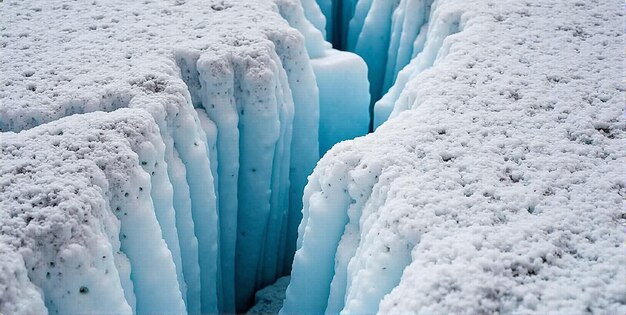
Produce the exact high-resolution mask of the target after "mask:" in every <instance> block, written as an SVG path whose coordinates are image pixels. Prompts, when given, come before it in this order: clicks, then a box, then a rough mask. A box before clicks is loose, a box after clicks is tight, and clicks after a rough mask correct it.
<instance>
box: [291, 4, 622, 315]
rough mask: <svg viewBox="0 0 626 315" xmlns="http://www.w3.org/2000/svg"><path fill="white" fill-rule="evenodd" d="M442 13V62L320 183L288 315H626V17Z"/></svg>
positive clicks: (332, 163)
mask: <svg viewBox="0 0 626 315" xmlns="http://www.w3.org/2000/svg"><path fill="white" fill-rule="evenodd" d="M367 3H368V1H362V2H359V4H358V5H366V4H367ZM358 5H357V14H358V12H359V9H358ZM432 8H433V11H432V12H431V13H430V19H429V22H428V33H427V34H428V35H426V37H427V38H426V39H425V42H431V43H433V44H432V45H431V46H432V47H433V48H432V50H431V49H430V48H429V49H426V48H424V49H425V50H424V53H427V51H428V54H430V57H425V56H426V55H424V57H419V54H418V55H415V56H414V58H413V60H412V62H411V63H412V64H413V65H416V64H415V63H417V64H422V63H424V64H426V60H432V58H433V57H432V56H435V58H434V61H433V62H432V64H433V66H432V67H429V68H428V70H426V69H425V68H421V66H420V67H417V66H416V67H413V66H409V67H407V68H405V69H412V70H407V71H408V72H410V71H413V69H419V68H421V69H422V70H426V71H422V70H420V72H419V73H415V75H414V78H413V79H410V80H406V82H402V83H400V84H402V85H404V87H403V88H401V89H400V90H401V93H400V95H401V96H400V98H399V101H397V102H395V103H394V107H393V108H394V113H393V114H392V117H393V118H391V119H390V120H389V121H388V122H386V123H384V124H383V125H382V126H380V128H379V129H377V131H376V132H375V133H373V134H370V135H368V136H366V137H363V138H359V139H356V140H354V141H348V142H344V143H341V144H339V145H336V146H335V147H333V149H331V150H330V151H329V152H328V153H327V154H326V155H325V157H324V158H323V159H322V160H321V161H320V162H319V163H318V165H317V167H316V169H315V171H314V172H313V174H312V175H311V177H310V178H309V183H308V184H307V186H306V188H305V194H304V209H303V217H304V218H303V221H302V223H301V225H300V228H299V238H298V248H299V249H298V251H297V252H296V255H295V260H294V265H293V272H292V280H291V283H290V285H289V287H288V289H287V293H286V296H287V298H286V301H285V303H284V307H283V309H282V311H281V312H282V313H284V314H291V313H298V314H319V313H324V312H327V313H337V312H341V313H343V314H369V313H376V312H379V313H383V314H410V313H425V314H432V313H466V312H467V313H483V312H486V313H494V312H499V313H537V314H545V313H584V312H600V313H603V312H606V313H623V312H624V311H626V299H624V297H625V296H626V294H625V292H626V285H625V283H626V270H625V269H624V268H623V266H624V265H625V263H626V256H624V254H623V244H624V232H623V231H624V225H625V224H626V221H625V218H624V210H623V209H624V203H623V202H624V195H625V194H626V190H625V188H624V187H625V186H626V185H625V182H624V178H623V177H624V176H623V174H624V172H623V170H624V168H623V167H624V163H625V162H626V142H625V139H624V138H625V137H626V133H625V130H626V125H625V123H624V121H623V116H622V115H623V92H624V87H623V84H622V83H621V82H620V79H619V78H621V73H622V72H623V62H622V57H623V56H622V55H621V53H620V52H621V47H623V30H622V25H623V24H622V23H623V16H622V11H621V9H619V7H618V5H616V4H612V3H605V2H598V1H596V2H593V3H572V2H563V3H554V2H549V1H546V2H535V3H524V2H518V1H500V2H494V3H490V2H486V1H485V2H472V3H471V4H470V3H466V2H464V1H456V0H442V1H437V0H436V1H435V2H434V3H433V5H432ZM355 16H356V15H355ZM451 18H454V19H452V20H451ZM455 21H458V30H459V33H458V34H455V35H452V36H448V37H447V38H446V39H443V40H442V39H441V38H440V37H441V36H445V35H449V34H452V33H454V32H451V31H450V30H451V28H450V25H456V24H455ZM451 23H452V24H451ZM529 25H531V26H532V27H529ZM435 29H438V30H439V31H436V32H434V33H432V32H433V30H435ZM431 38H432V39H431ZM429 39H430V40H429ZM435 42H439V44H436V45H435V44H434V43H435ZM424 45H425V46H424V47H430V46H429V44H428V43H425V44H424ZM437 46H441V47H440V48H437V49H435V47H437ZM430 51H432V52H430ZM428 63H430V61H429V62H428ZM408 74H409V73H407V76H408ZM408 77H410V76H408ZM396 84H398V83H396Z"/></svg>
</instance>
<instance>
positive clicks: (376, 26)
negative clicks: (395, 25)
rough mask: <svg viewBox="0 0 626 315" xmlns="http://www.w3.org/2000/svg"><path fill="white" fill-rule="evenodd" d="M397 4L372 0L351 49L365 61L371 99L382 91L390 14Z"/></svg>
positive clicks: (387, 0)
mask: <svg viewBox="0 0 626 315" xmlns="http://www.w3.org/2000/svg"><path fill="white" fill-rule="evenodd" d="M398 4H399V0H393V1H389V0H373V2H372V6H371V9H370V10H369V12H368V14H367V18H366V19H365V20H364V24H363V28H362V30H361V32H360V33H359V35H358V40H357V41H356V43H355V46H354V50H352V51H354V52H355V53H357V54H358V55H359V56H361V57H363V59H364V60H365V62H366V63H367V66H368V69H369V75H368V79H369V82H370V94H371V96H372V99H373V100H377V99H379V98H380V97H381V95H382V93H383V92H384V91H383V89H382V86H383V81H384V75H385V67H386V64H387V60H388V56H387V52H388V49H389V40H390V38H391V16H392V14H393V11H394V10H395V8H396V7H397V6H398Z"/></svg>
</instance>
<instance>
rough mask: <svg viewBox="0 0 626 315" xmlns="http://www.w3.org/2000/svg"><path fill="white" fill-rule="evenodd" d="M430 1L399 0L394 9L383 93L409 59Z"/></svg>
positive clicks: (427, 12)
mask: <svg viewBox="0 0 626 315" xmlns="http://www.w3.org/2000/svg"><path fill="white" fill-rule="evenodd" d="M432 1H433V0H401V1H400V4H399V5H398V7H397V8H396V10H395V11H394V13H393V16H392V21H391V23H392V25H391V39H390V43H389V49H388V52H387V55H388V58H387V66H386V70H385V77H384V79H385V80H384V82H383V89H382V91H383V93H385V92H386V91H387V90H388V89H389V88H390V87H391V86H392V85H393V83H394V82H395V79H396V76H397V75H398V73H399V72H400V70H402V68H404V66H406V65H407V64H408V63H409V62H410V61H411V57H412V55H413V48H414V42H415V39H416V38H417V37H418V36H419V34H420V33H421V32H420V30H421V28H422V26H423V25H424V24H426V23H427V22H428V15H429V14H430V6H431V4H432Z"/></svg>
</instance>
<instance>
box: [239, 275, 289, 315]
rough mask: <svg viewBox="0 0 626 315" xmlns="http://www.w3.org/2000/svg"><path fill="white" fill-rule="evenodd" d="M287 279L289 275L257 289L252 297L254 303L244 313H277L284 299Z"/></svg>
mask: <svg viewBox="0 0 626 315" xmlns="http://www.w3.org/2000/svg"><path fill="white" fill-rule="evenodd" d="M289 279H290V277H289V276H285V277H282V278H279V279H278V280H276V282H275V283H273V284H272V285H268V286H267V287H265V288H263V289H261V290H259V291H257V293H256V294H255V297H254V303H255V304H254V306H253V307H252V308H251V309H249V310H248V312H246V314H278V311H280V308H281V307H282V305H283V300H284V299H285V289H286V288H287V285H288V284H289Z"/></svg>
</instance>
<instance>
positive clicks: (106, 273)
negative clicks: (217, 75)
mask: <svg viewBox="0 0 626 315" xmlns="http://www.w3.org/2000/svg"><path fill="white" fill-rule="evenodd" d="M1 147H2V168H1V174H0V178H1V180H2V190H0V191H1V192H2V198H0V200H1V204H2V209H4V211H2V212H1V214H0V218H1V219H0V220H1V223H2V224H1V225H2V229H1V233H2V234H1V237H2V238H1V241H2V244H4V245H6V246H8V257H9V258H10V257H11V256H12V254H15V253H19V254H20V255H21V256H19V257H23V262H22V263H21V265H22V266H24V264H25V267H26V270H28V276H25V275H20V273H18V275H20V276H19V277H17V281H16V282H17V284H18V286H16V287H17V288H19V287H20V286H27V285H28V282H29V280H28V279H29V278H30V281H32V282H33V284H35V285H36V286H37V287H38V288H40V289H41V290H42V295H43V296H41V295H39V296H35V295H33V294H30V296H23V297H20V296H16V297H14V300H13V301H12V299H11V296H9V299H8V305H11V304H12V303H25V304H26V303H29V302H30V301H33V302H38V301H39V300H40V299H42V298H43V299H45V303H46V307H47V308H48V311H49V312H50V313H52V314H55V313H63V314H67V313H85V312H86V313H120V314H124V313H130V312H131V311H134V310H137V311H139V312H168V313H169V312H173V313H180V312H185V305H184V303H183V300H182V297H181V291H180V289H179V286H178V282H177V273H176V269H175V265H174V259H175V258H173V257H172V252H173V253H174V254H176V255H178V257H176V258H177V259H179V260H180V252H179V251H178V252H176V251H174V250H173V249H172V248H171V247H172V246H170V249H168V246H167V244H166V243H165V241H164V237H163V236H162V234H161V228H160V226H159V221H160V222H161V226H162V227H163V228H164V229H163V230H165V228H166V227H168V226H167V224H166V222H168V219H169V221H171V222H174V221H173V217H174V212H173V208H172V207H171V206H170V207H169V208H160V207H158V206H157V201H156V198H151V196H155V197H156V196H167V195H168V194H169V195H170V196H171V194H172V187H171V186H170V185H169V183H167V184H163V183H157V182H154V183H153V182H151V176H150V174H151V173H152V174H153V175H154V174H156V173H162V174H163V173H165V172H166V165H165V162H164V160H163V154H164V144H163V142H162V140H161V137H160V134H159V130H158V127H157V126H156V124H155V123H154V120H153V119H152V116H150V115H149V114H148V113H147V112H145V111H141V110H131V109H124V110H119V111H115V112H113V113H110V114H104V113H101V112H100V113H92V114H86V115H81V116H72V117H68V118H64V119H61V120H58V121H55V122H52V123H50V124H46V125H42V126H40V127H36V128H33V129H30V130H27V131H24V132H22V133H19V134H14V133H3V134H2V143H1ZM152 178H153V179H155V178H158V176H153V177H152ZM157 218H158V219H160V220H159V221H157ZM171 229H173V231H174V233H175V232H176V227H175V226H172V227H171ZM176 241H178V240H177V239H176ZM3 257H4V256H3ZM15 260H16V261H17V263H18V265H17V266H19V265H20V264H19V263H20V260H21V259H20V258H15ZM9 261H11V260H9ZM22 268H23V267H22ZM131 268H132V274H131ZM133 283H134V287H133ZM27 292H28V291H25V292H24V293H27ZM135 296H136V297H137V305H136V304H135ZM37 298H38V299H37ZM6 302H7V301H3V305H4V303H6ZM33 305H37V304H36V303H33ZM17 311H18V313H21V312H27V310H25V309H24V310H17ZM39 312H40V311H39ZM39 312H36V313H39Z"/></svg>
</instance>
